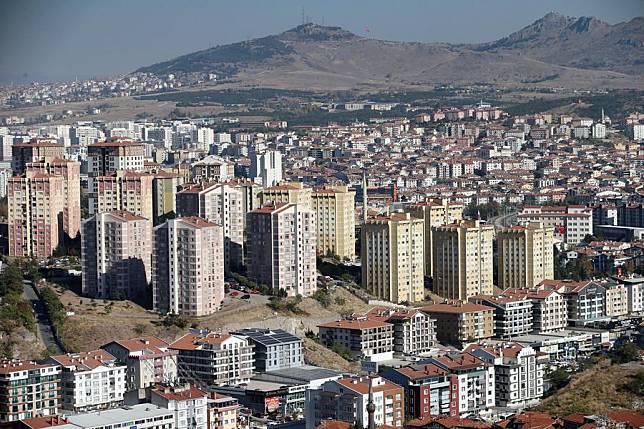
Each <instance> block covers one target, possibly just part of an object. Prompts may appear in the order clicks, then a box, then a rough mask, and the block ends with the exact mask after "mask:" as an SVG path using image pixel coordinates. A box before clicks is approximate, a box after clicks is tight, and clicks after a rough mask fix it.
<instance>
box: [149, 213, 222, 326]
mask: <svg viewBox="0 0 644 429" xmlns="http://www.w3.org/2000/svg"><path fill="white" fill-rule="evenodd" d="M153 240H154V247H153V252H152V290H153V304H154V308H155V310H157V311H160V312H163V313H174V314H185V315H187V316H205V315H208V314H212V313H214V312H215V311H217V310H218V309H219V308H220V307H221V303H222V302H223V300H224V235H223V230H222V228H221V227H220V226H218V225H215V224H214V223H210V222H208V221H206V220H204V219H201V218H198V217H186V218H178V219H171V220H168V221H166V222H165V223H164V224H162V225H159V226H157V227H155V228H154V234H153Z"/></svg>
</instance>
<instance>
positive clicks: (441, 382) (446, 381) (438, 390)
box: [382, 363, 459, 419]
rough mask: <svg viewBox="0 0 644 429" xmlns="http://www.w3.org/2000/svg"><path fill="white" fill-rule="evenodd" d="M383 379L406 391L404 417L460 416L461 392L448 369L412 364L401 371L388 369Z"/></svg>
mask: <svg viewBox="0 0 644 429" xmlns="http://www.w3.org/2000/svg"><path fill="white" fill-rule="evenodd" d="M382 376H383V377H384V378H386V379H388V380H391V381H392V382H394V383H396V384H397V385H399V386H401V387H402V388H403V389H404V393H405V418H407V419H411V418H415V419H424V418H427V417H429V416H439V415H450V416H455V415H458V414H459V411H458V407H457V406H456V404H457V403H458V395H459V391H458V390H457V389H454V388H453V386H455V385H454V384H452V380H453V376H452V375H451V374H450V372H449V371H448V370H446V369H443V368H441V367H438V366H436V365H434V364H431V363H425V364H412V365H407V366H404V367H401V368H392V367H387V368H385V369H384V372H383V373H382Z"/></svg>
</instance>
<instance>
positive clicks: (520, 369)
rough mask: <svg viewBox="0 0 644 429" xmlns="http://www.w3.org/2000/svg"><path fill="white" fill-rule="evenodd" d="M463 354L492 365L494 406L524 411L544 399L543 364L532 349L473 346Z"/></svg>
mask: <svg viewBox="0 0 644 429" xmlns="http://www.w3.org/2000/svg"><path fill="white" fill-rule="evenodd" d="M465 351H466V352H467V353H470V354H472V355H474V356H476V357H477V358H479V359H481V360H483V361H484V362H486V363H488V364H492V365H494V386H495V400H496V405H497V406H499V407H509V408H525V407H529V406H534V405H536V404H537V403H539V400H540V399H541V397H542V396H543V375H544V363H543V361H542V360H540V359H539V358H538V357H537V352H536V351H535V350H534V349H533V348H532V347H524V346H522V345H520V344H518V343H509V344H506V343H503V344H496V345H479V344H472V345H471V346H469V347H468V348H467V349H466V350H465Z"/></svg>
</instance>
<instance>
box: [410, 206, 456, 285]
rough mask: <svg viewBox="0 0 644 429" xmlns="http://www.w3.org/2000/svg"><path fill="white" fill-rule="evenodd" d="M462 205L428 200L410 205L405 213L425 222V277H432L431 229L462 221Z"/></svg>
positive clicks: (432, 241)
mask: <svg viewBox="0 0 644 429" xmlns="http://www.w3.org/2000/svg"><path fill="white" fill-rule="evenodd" d="M463 208H464V206H463V204H461V203H454V202H450V201H449V200H448V199H440V198H435V199H428V200H425V201H422V202H419V203H415V204H411V205H409V206H408V207H406V208H405V211H407V212H409V213H411V215H412V216H413V217H416V218H419V219H423V220H424V221H425V275H426V276H428V277H434V264H433V256H432V255H433V254H432V249H433V243H434V240H433V231H432V227H434V226H441V225H451V224H454V223H458V222H459V221H461V220H463Z"/></svg>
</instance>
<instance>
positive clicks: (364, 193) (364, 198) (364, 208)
mask: <svg viewBox="0 0 644 429" xmlns="http://www.w3.org/2000/svg"><path fill="white" fill-rule="evenodd" d="M368 210H369V206H368V205H367V173H366V172H364V171H363V172H362V223H367V211H368Z"/></svg>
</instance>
